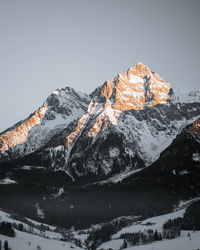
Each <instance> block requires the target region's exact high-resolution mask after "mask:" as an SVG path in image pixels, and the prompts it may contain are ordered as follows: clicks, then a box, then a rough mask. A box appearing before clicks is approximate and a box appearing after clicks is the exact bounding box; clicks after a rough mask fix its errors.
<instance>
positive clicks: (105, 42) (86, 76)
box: [0, 0, 200, 131]
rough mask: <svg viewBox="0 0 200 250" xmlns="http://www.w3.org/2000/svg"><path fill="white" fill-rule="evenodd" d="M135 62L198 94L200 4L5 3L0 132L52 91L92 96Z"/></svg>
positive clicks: (126, 0) (0, 12) (156, 0)
mask: <svg viewBox="0 0 200 250" xmlns="http://www.w3.org/2000/svg"><path fill="white" fill-rule="evenodd" d="M137 62H143V63H144V64H146V65H147V66H148V67H149V68H151V69H152V70H154V71H156V72H157V73H158V74H159V75H161V77H163V78H164V79H165V80H166V81H168V82H170V83H171V85H172V86H177V87H180V88H187V87H190V88H192V89H194V88H196V89H200V87H199V71H200V1H198V0H187V1H186V0H180V1H179V0H168V1H167V0H146V1H144V0H138V1H136V0H121V1H119V0H98V1H97V0H88V1H87V0H80V1H76V0H71V1H69V0H32V1H31V0H24V1H22V0H0V101H1V108H0V131H2V130H4V129H6V128H7V127H9V126H11V125H13V124H14V123H16V122H17V121H19V120H21V119H23V118H25V117H26V116H28V115H29V114H30V113H31V112H33V111H34V110H35V109H36V108H38V107H39V106H41V105H42V103H43V102H44V101H45V99H46V98H47V96H48V95H49V94H50V93H51V92H52V91H53V90H54V89H56V88H58V87H65V86H70V87H73V88H75V89H79V90H81V91H83V92H86V93H90V92H91V91H92V90H93V89H94V88H95V87H97V86H98V85H101V84H102V83H104V81H105V80H107V79H113V77H114V76H115V75H116V74H117V73H120V72H121V71H124V70H127V69H128V68H129V67H130V66H133V65H134V64H136V63H137Z"/></svg>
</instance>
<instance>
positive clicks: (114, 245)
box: [97, 239, 124, 250]
mask: <svg viewBox="0 0 200 250" xmlns="http://www.w3.org/2000/svg"><path fill="white" fill-rule="evenodd" d="M123 242H124V240H123V239H115V240H112V241H107V242H105V243H103V244H102V245H100V246H99V247H98V248H97V250H100V249H113V250H119V249H120V248H121V246H122V245H123Z"/></svg>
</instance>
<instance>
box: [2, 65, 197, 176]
mask: <svg viewBox="0 0 200 250" xmlns="http://www.w3.org/2000/svg"><path fill="white" fill-rule="evenodd" d="M199 102H200V92H199V91H191V92H190V93H183V94H182V93H181V92H179V91H176V90H174V89H173V86H172V85H170V84H169V83H168V82H166V81H164V80H163V79H162V78H161V77H160V76H159V75H158V74H157V73H155V72H154V71H152V70H150V69H149V68H148V67H146V66H145V65H144V64H142V63H138V64H136V65H135V66H133V67H131V68H130V69H128V70H127V71H124V72H122V73H120V74H118V75H117V76H116V77H115V78H114V80H108V81H106V82H105V83H104V84H103V85H102V86H100V87H98V88H97V89H95V90H94V91H93V92H92V93H91V94H90V95H86V94H83V93H80V92H78V91H76V90H73V89H72V88H69V87H66V88H60V89H57V90H55V91H54V92H53V93H52V94H51V95H50V96H49V97H48V98H47V100H46V101H45V102H44V104H43V105H42V107H40V108H39V109H38V110H36V111H35V112H34V113H33V114H31V115H30V116H29V117H28V118H26V119H25V120H22V121H20V122H19V123H17V124H15V125H14V126H13V127H11V128H9V129H7V130H6V131H4V132H3V133H1V134H0V162H1V167H3V166H4V165H6V164H8V163H9V164H10V163H12V162H15V164H18V165H19V166H20V165H24V164H25V165H31V166H43V167H46V168H47V169H48V170H50V171H55V170H61V171H64V172H65V173H66V174H68V175H69V176H70V177H71V178H72V179H73V180H76V179H79V178H81V177H83V176H84V177H86V176H87V177H89V176H92V177H94V178H107V177H111V176H113V175H116V174H123V173H131V172H133V171H135V170H137V169H140V168H145V167H147V166H149V165H150V164H152V163H153V162H155V161H156V160H157V159H159V157H160V154H161V152H163V151H164V150H165V149H166V148H167V147H168V146H169V145H170V144H171V143H172V142H173V139H174V138H175V137H176V136H177V135H178V134H179V133H181V131H182V130H183V129H184V128H185V127H186V126H187V125H189V124H192V123H193V122H196V121H198V119H199V117H200V105H199ZM194 124H199V123H194ZM194 126H197V125H194ZM195 128H196V127H195Z"/></svg>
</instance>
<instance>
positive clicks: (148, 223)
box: [113, 208, 186, 239]
mask: <svg viewBox="0 0 200 250" xmlns="http://www.w3.org/2000/svg"><path fill="white" fill-rule="evenodd" d="M185 210H186V208H183V209H181V210H178V211H175V212H172V213H169V214H164V215H159V216H155V217H151V218H148V219H146V220H143V221H140V222H136V223H134V224H133V225H132V226H129V227H124V228H123V229H122V230H120V231H119V232H117V233H116V234H114V235H113V239H117V238H119V237H120V235H121V234H124V233H136V232H139V231H141V232H143V231H144V230H148V229H152V230H153V231H155V230H157V231H158V232H162V226H163V224H164V223H165V222H167V221H168V220H169V219H176V218H178V217H181V218H182V217H183V215H184V213H185Z"/></svg>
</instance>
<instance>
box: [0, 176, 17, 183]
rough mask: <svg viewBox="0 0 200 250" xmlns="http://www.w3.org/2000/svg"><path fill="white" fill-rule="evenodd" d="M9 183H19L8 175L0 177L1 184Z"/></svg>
mask: <svg viewBox="0 0 200 250" xmlns="http://www.w3.org/2000/svg"><path fill="white" fill-rule="evenodd" d="M9 184H17V182H16V181H14V180H12V179H10V178H9V177H6V178H4V179H0V185H9Z"/></svg>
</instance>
